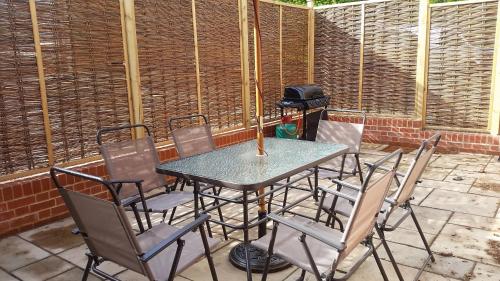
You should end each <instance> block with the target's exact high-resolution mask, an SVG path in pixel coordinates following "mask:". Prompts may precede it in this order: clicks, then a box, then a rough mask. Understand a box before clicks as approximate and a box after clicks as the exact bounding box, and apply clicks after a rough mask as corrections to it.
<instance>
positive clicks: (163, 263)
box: [137, 223, 219, 281]
mask: <svg viewBox="0 0 500 281" xmlns="http://www.w3.org/2000/svg"><path fill="white" fill-rule="evenodd" d="M177 230H178V229H177V228H176V227H173V226H171V225H168V224H164V223H162V224H158V225H155V226H154V227H153V228H152V229H150V230H148V231H146V232H144V233H143V234H141V235H139V236H137V242H138V244H139V247H140V249H141V250H143V251H147V250H149V249H151V248H152V247H154V246H156V245H158V243H160V242H161V241H162V240H163V239H165V237H169V236H171V235H173V234H174V233H175V232H176V231H177ZM182 239H183V240H184V241H185V242H186V244H185V245H184V249H183V252H182V255H181V258H180V260H179V264H178V265H177V271H176V272H177V273H179V272H182V271H183V270H185V269H186V268H188V267H189V266H191V265H193V264H194V263H196V262H197V261H198V259H199V258H201V257H203V256H204V255H205V250H204V248H203V243H202V240H201V237H200V233H199V232H190V233H188V234H186V235H184V236H183V237H182ZM207 240H208V245H209V247H210V250H212V249H214V248H215V246H217V244H218V243H219V241H218V240H216V239H213V238H210V237H207ZM176 250H177V244H175V243H174V244H173V245H172V246H170V247H168V248H167V249H165V250H163V251H162V252H161V253H160V254H158V255H157V256H156V257H154V258H153V259H151V260H150V261H148V265H149V267H150V270H151V273H152V275H153V277H154V278H155V280H158V281H166V280H168V277H169V274H170V269H171V266H172V264H173V261H174V257H175V251H176Z"/></svg>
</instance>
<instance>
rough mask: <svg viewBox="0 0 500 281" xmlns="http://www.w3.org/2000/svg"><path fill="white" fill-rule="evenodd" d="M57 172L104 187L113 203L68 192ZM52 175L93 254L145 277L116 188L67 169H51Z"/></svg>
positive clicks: (138, 249) (138, 250) (132, 234)
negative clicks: (59, 180) (58, 178)
mask: <svg viewBox="0 0 500 281" xmlns="http://www.w3.org/2000/svg"><path fill="white" fill-rule="evenodd" d="M56 172H58V173H65V174H67V175H70V176H76V177H81V178H84V179H86V180H91V181H94V182H97V183H100V184H102V185H104V186H105V187H107V189H108V190H109V191H110V193H111V194H112V196H113V202H111V201H106V200H103V199H99V198H96V197H92V196H89V195H86V194H83V193H80V192H75V191H72V190H69V189H66V188H65V187H63V186H61V184H60V183H59V182H58V180H57V176H56ZM51 175H52V179H53V181H54V182H55V184H56V186H57V188H58V190H59V193H60V194H61V196H62V198H63V200H64V203H65V204H66V206H67V207H68V209H69V211H70V214H71V216H72V217H73V219H74V221H75V223H76V225H77V227H78V229H79V230H80V233H81V234H82V236H83V239H84V241H85V243H86V244H87V246H88V248H89V250H90V252H91V253H92V254H93V255H94V256H99V257H103V258H104V259H106V260H109V261H112V262H115V263H117V264H119V265H121V266H124V267H126V268H129V269H132V270H134V271H136V272H139V273H142V274H146V270H145V267H144V265H143V264H142V263H141V262H140V261H139V259H138V255H139V254H142V253H141V252H140V247H139V244H138V242H137V240H136V238H135V235H134V233H133V231H132V227H131V226H130V223H129V221H128V219H127V217H126V215H125V212H124V209H123V207H122V206H121V205H120V201H119V198H118V196H117V195H116V193H115V191H114V188H112V187H111V185H110V184H108V183H106V182H105V181H103V180H102V179H100V178H97V177H93V176H89V175H85V174H81V173H77V172H74V171H70V170H66V169H60V168H52V169H51Z"/></svg>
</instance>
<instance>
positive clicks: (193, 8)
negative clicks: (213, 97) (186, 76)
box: [191, 0, 203, 122]
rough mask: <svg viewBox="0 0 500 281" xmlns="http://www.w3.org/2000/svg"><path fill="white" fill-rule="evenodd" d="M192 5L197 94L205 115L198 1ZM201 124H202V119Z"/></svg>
mask: <svg viewBox="0 0 500 281" xmlns="http://www.w3.org/2000/svg"><path fill="white" fill-rule="evenodd" d="M191 3H192V10H193V40H194V61H195V68H196V93H197V94H198V114H203V109H202V101H201V79H200V55H199V49H198V27H197V23H196V0H192V1H191ZM200 122H202V120H201V119H200Z"/></svg>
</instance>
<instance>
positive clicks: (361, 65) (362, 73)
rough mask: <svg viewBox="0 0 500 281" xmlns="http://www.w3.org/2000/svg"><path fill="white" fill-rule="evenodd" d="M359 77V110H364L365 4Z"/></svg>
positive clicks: (362, 7)
mask: <svg viewBox="0 0 500 281" xmlns="http://www.w3.org/2000/svg"><path fill="white" fill-rule="evenodd" d="M359 41H360V42H359V77H358V110H362V109H363V77H364V76H365V75H364V63H365V60H364V58H365V4H364V3H363V4H361V23H360V38H359Z"/></svg>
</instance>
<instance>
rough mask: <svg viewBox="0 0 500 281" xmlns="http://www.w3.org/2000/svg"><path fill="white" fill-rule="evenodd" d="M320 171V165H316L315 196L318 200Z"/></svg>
mask: <svg viewBox="0 0 500 281" xmlns="http://www.w3.org/2000/svg"><path fill="white" fill-rule="evenodd" d="M318 173H319V167H318V166H316V167H314V191H313V192H314V194H313V198H314V200H315V201H316V202H317V201H318V185H319V179H318Z"/></svg>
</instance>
